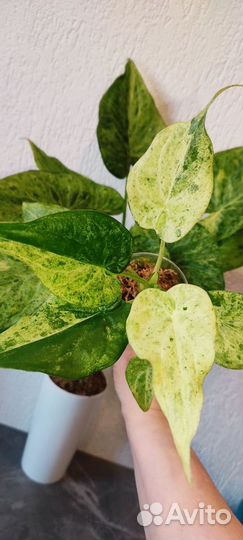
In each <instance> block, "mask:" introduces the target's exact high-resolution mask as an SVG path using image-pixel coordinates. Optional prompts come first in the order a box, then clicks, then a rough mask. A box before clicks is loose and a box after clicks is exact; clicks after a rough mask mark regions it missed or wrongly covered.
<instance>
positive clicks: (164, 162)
mask: <svg viewBox="0 0 243 540" xmlns="http://www.w3.org/2000/svg"><path fill="white" fill-rule="evenodd" d="M204 120H205V117H204V116H203V117H202V116H201V115H200V116H199V117H197V118H195V119H194V120H193V121H192V122H186V123H181V124H174V125H171V126H169V127H167V128H165V129H163V131H161V132H160V133H159V134H158V135H157V136H156V137H155V139H154V141H153V143H152V144H151V146H150V148H149V149H148V150H147V152H146V153H145V154H144V156H143V157H142V158H141V159H140V160H139V161H138V162H137V163H136V165H134V167H133V169H132V170H131V172H130V173H129V177H128V184H127V191H128V199H129V203H130V207H131V211H132V213H133V216H134V218H135V220H136V221H137V222H138V224H139V225H141V227H144V228H145V229H154V230H155V231H156V233H157V234H158V236H159V237H160V238H161V239H162V240H164V241H165V242H175V241H176V240H179V239H180V238H182V237H183V236H185V235H186V234H187V233H188V232H189V231H190V229H191V228H192V227H193V225H194V224H195V223H196V222H197V221H198V220H199V219H200V217H201V216H202V215H203V213H204V212H205V210H206V208H207V206H208V203H209V200H210V197H211V193H212V189H213V148H212V143H211V141H210V139H209V136H208V135H207V132H206V130H205V125H204Z"/></svg>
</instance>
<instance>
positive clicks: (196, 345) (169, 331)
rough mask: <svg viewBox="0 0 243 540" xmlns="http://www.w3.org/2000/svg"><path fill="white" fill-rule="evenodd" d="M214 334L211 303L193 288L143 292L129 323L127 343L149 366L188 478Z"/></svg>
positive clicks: (212, 360) (134, 304) (177, 287)
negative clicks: (192, 443)
mask: <svg viewBox="0 0 243 540" xmlns="http://www.w3.org/2000/svg"><path fill="white" fill-rule="evenodd" d="M215 332H216V324H215V314H214V309H213V306H212V303H211V301H210V298H209V296H208V295H207V293H206V292H205V291H203V290H202V289H200V288H199V287H196V286H194V285H185V284H180V285H176V286H175V287H172V288H171V289H170V290H169V291H167V292H163V291H161V290H159V289H145V290H144V291H142V292H141V293H140V294H139V295H138V296H137V297H136V298H135V300H134V301H133V304H132V308H131V312H130V315H129V317H128V319H127V334H128V340H129V343H130V344H131V346H132V347H133V349H134V351H135V353H136V354H137V355H138V356H139V357H140V358H146V359H147V360H149V361H150V362H151V364H152V367H153V390H154V393H155V397H156V398H157V400H158V402H159V404H160V407H161V409H162V410H163V412H164V414H165V415H166V417H167V419H168V422H169V424H170V427H171V431H172V434H173V437H174V441H175V444H176V447H177V450H178V453H179V455H180V457H181V459H182V462H183V466H184V469H185V472H186V475H187V477H188V478H189V479H190V476H191V471H190V445H191V441H192V438H193V437H194V435H195V433H196V430H197V427H198V424H199V419H200V412H201V408H202V404H203V381H204V379H205V376H206V375H207V374H208V372H209V371H210V369H211V367H212V365H213V362H214V354H215V345H214V341H215Z"/></svg>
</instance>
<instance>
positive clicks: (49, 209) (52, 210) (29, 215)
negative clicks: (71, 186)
mask: <svg viewBox="0 0 243 540" xmlns="http://www.w3.org/2000/svg"><path fill="white" fill-rule="evenodd" d="M67 210H68V208H64V207H63V206H59V205H58V204H43V203H38V202H37V203H28V202H23V204H22V216H23V221H24V222H26V221H34V220H35V219H38V218H41V217H44V216H49V215H50V214H57V213H58V212H65V211H67Z"/></svg>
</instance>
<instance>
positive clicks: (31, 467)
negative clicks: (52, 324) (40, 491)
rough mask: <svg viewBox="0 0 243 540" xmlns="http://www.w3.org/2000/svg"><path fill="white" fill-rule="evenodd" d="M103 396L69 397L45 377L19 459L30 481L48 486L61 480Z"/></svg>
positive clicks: (68, 393)
mask: <svg viewBox="0 0 243 540" xmlns="http://www.w3.org/2000/svg"><path fill="white" fill-rule="evenodd" d="M103 394H104V392H101V393H100V394H96V395H94V396H78V395H76V394H71V393H70V392H66V390H63V389H62V388H60V387H59V386H57V385H56V384H55V383H54V382H53V381H52V380H51V378H50V377H48V376H45V378H44V380H43V383H42V386H41V391H40V395H39V398H38V401H37V404H36V408H35V411H34V414H33V418H32V424H31V428H30V432H29V434H28V438H27V441H26V445H25V448H24V453H23V457H22V469H23V471H24V472H25V474H26V475H27V476H28V477H29V478H31V480H34V481H35V482H39V483H41V484H52V483H54V482H57V481H58V480H60V479H61V478H62V477H63V476H64V474H65V472H66V469H67V467H68V465H69V463H70V461H71V459H72V457H73V455H74V453H75V451H76V450H77V448H78V446H79V443H80V442H82V443H83V442H84V440H86V439H87V428H89V427H90V426H91V427H92V425H91V418H92V416H93V415H94V413H95V411H96V410H97V407H98V406H99V405H100V402H101V399H102V398H103Z"/></svg>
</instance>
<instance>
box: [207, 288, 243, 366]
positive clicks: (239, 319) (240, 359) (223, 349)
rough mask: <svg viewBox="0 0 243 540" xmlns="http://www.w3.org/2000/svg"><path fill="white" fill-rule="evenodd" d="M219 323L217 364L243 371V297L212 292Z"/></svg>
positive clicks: (224, 292)
mask: <svg viewBox="0 0 243 540" xmlns="http://www.w3.org/2000/svg"><path fill="white" fill-rule="evenodd" d="M210 298H211V300H212V303H213V306H214V310H215V315H216V323H217V334H216V357H215V361H216V363H217V364H219V365H221V366H223V367H225V368H229V369H243V295H242V294H239V293H233V292H227V291H212V292H210Z"/></svg>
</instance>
